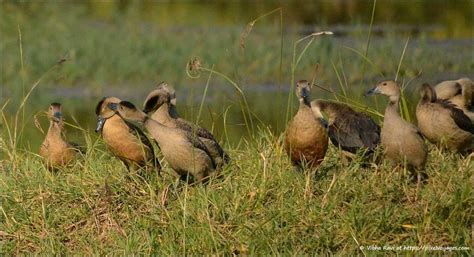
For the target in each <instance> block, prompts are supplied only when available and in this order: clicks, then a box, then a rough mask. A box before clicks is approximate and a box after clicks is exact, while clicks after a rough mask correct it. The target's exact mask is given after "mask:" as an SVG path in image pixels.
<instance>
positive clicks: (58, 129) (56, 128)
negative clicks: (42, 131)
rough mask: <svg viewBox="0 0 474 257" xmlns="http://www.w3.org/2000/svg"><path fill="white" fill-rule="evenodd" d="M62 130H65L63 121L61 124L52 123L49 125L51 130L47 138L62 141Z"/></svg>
mask: <svg viewBox="0 0 474 257" xmlns="http://www.w3.org/2000/svg"><path fill="white" fill-rule="evenodd" d="M62 128H63V123H62V121H60V122H54V121H51V122H50V123H49V129H48V134H47V137H48V138H53V139H62V137H61V133H62Z"/></svg>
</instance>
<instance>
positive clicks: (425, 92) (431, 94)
mask: <svg viewBox="0 0 474 257" xmlns="http://www.w3.org/2000/svg"><path fill="white" fill-rule="evenodd" d="M420 94H421V99H422V101H423V102H434V101H436V91H435V89H434V88H433V87H432V86H431V85H430V84H428V83H423V85H422V86H421V88H420Z"/></svg>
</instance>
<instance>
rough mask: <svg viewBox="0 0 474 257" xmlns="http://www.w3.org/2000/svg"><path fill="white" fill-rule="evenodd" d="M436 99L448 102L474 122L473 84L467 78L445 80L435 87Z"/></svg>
mask: <svg viewBox="0 0 474 257" xmlns="http://www.w3.org/2000/svg"><path fill="white" fill-rule="evenodd" d="M435 90H436V97H437V99H439V100H448V101H449V102H451V103H452V104H454V105H456V107H458V108H459V109H461V110H462V111H463V112H464V114H466V116H468V117H469V119H470V120H471V121H472V122H474V93H473V91H474V82H473V81H472V80H471V79H469V78H461V79H458V80H447V81H443V82H441V83H439V84H437V85H436V87H435Z"/></svg>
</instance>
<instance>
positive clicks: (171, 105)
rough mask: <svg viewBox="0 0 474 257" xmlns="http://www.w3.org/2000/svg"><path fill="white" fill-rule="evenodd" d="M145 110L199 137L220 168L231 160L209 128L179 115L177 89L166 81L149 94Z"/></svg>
mask: <svg viewBox="0 0 474 257" xmlns="http://www.w3.org/2000/svg"><path fill="white" fill-rule="evenodd" d="M143 112H144V113H145V114H147V115H149V116H150V117H151V118H152V119H154V120H156V121H158V122H159V123H161V124H163V125H165V126H167V127H170V128H177V129H181V130H185V131H187V132H190V133H192V134H193V135H194V134H195V135H196V136H197V137H199V140H201V141H202V142H203V143H204V144H205V145H206V147H207V149H208V150H209V152H210V153H211V156H212V158H213V161H214V163H216V165H217V168H218V169H222V167H223V165H225V164H228V163H229V162H230V157H229V155H228V154H227V153H226V152H225V151H224V150H223V148H222V147H221V146H220V144H219V143H218V142H217V140H216V139H215V137H214V135H213V134H212V133H211V132H210V131H209V130H207V129H205V128H203V127H200V126H198V125H196V124H194V123H191V122H189V121H187V120H185V119H183V118H180V117H179V115H178V112H177V111H176V93H175V90H174V89H173V88H172V87H170V86H168V84H167V83H166V82H162V83H160V84H159V85H158V87H157V89H155V90H153V91H152V92H150V93H149V94H148V96H147V97H146V99H145V102H144V104H143Z"/></svg>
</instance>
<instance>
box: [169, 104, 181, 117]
mask: <svg viewBox="0 0 474 257" xmlns="http://www.w3.org/2000/svg"><path fill="white" fill-rule="evenodd" d="M169 114H170V116H171V117H172V118H173V119H177V118H178V117H179V115H178V110H176V105H174V104H170V107H169Z"/></svg>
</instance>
